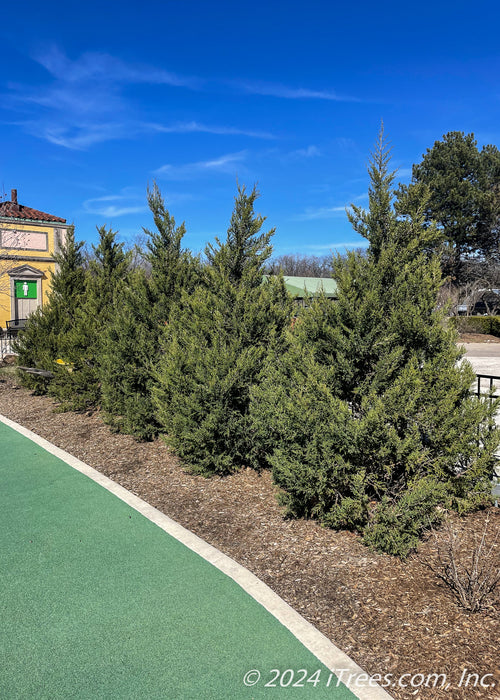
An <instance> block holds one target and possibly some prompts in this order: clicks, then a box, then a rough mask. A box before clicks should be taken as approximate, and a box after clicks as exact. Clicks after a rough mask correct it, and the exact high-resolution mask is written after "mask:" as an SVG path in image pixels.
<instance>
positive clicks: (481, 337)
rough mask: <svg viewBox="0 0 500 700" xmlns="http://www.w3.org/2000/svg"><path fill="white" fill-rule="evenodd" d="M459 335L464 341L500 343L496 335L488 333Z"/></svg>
mask: <svg viewBox="0 0 500 700" xmlns="http://www.w3.org/2000/svg"><path fill="white" fill-rule="evenodd" d="M459 337H460V341H461V342H462V343H500V338H497V336H496V335H487V334H486V333H460V336H459Z"/></svg>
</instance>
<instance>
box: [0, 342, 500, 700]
mask: <svg viewBox="0 0 500 700" xmlns="http://www.w3.org/2000/svg"><path fill="white" fill-rule="evenodd" d="M483 337H484V336H483ZM498 340H499V339H495V342H498ZM12 370H13V368H8V369H7V370H3V371H1V370H0V413H2V414H3V415H5V416H7V417H8V418H11V419H12V420H15V421H17V422H19V423H21V424H22V425H24V426H26V427H27V428H29V429H30V430H33V431H34V432H35V433H37V434H39V435H41V436H43V437H45V438H47V439H48V440H50V441H51V442H53V443H54V444H56V445H58V446H59V447H61V448H63V449H65V450H67V451H68V452H70V453H71V454H73V455H75V456H76V457H78V458H79V459H81V460H83V461H85V462H87V463H88V464H90V465H91V466H92V467H94V468H95V469H98V470H99V471H101V472H103V473H104V474H106V475H107V476H109V477H111V478H112V479H113V480H115V481H116V482H118V483H120V484H121V485H122V486H124V487H125V488H127V489H129V490H130V491H132V492H133V493H135V494H137V495H138V496H140V497H141V498H143V499H144V500H146V501H147V502H148V503H151V504H152V505H153V506H155V507H156V508H158V509H159V510H161V511H162V512H164V513H166V514H167V515H169V516H171V517H172V518H174V519H175V520H177V521H178V522H179V523H181V524H182V525H184V526H185V527H187V528H189V529H190V530H192V531H193V532H195V533H196V534H197V535H199V536H200V537H202V538H203V539H205V540H207V541H208V542H210V543H211V544H212V545H214V546H215V547H218V548H219V549H220V550H222V551H223V552H225V553H226V554H227V555H229V556H230V557H232V558H234V559H235V560H236V561H238V562H239V563H240V564H242V565H243V566H246V567H247V568H248V569H250V570H251V571H253V572H254V573H255V574H256V575H257V576H259V577H260V578H261V579H262V580H263V581H265V582H266V583H267V584H268V585H269V586H270V587H271V588H272V589H273V590H275V591H276V592H277V593H278V594H279V595H280V596H281V597H282V598H284V600H286V601H287V602H288V603H289V604H290V605H291V606H293V607H294V608H295V609H296V610H298V611H299V612H300V613H301V614H302V615H303V616H304V617H305V618H306V619H307V620H309V621H310V622H311V623H312V624H313V625H315V626H316V627H317V628H318V629H319V630H320V631H321V632H323V634H325V635H326V636H327V637H328V638H329V639H331V640H332V641H333V642H334V643H335V644H336V645H337V646H339V647H340V648H341V649H343V650H344V651H345V652H346V653H347V654H348V655H349V656H351V657H352V658H353V659H354V660H355V661H356V662H357V663H358V664H359V665H360V666H362V667H363V668H364V669H365V671H366V672H367V673H369V674H381V675H382V676H384V675H385V674H392V677H391V681H397V680H398V679H399V678H401V677H403V678H401V684H402V685H403V686H405V685H406V687H401V688H400V687H397V684H396V686H395V687H389V688H387V690H388V692H389V693H390V694H391V695H392V696H393V697H395V698H453V699H455V698H456V699H459V698H491V699H494V698H495V699H498V698H500V670H499V665H500V664H499V660H500V654H499V651H500V645H499V637H500V635H499V631H500V629H499V615H498V612H499V608H500V596H499V595H498V594H497V595H496V596H495V598H494V599H493V600H492V602H491V605H490V606H489V607H488V608H487V609H486V610H483V611H482V612H480V613H476V614H472V613H469V612H466V611H465V610H463V609H462V608H461V607H459V605H458V604H457V602H456V601H455V599H454V598H453V596H452V594H451V593H450V591H449V590H448V589H447V588H446V587H445V585H444V584H442V583H441V582H440V581H439V579H438V578H437V577H436V576H435V574H433V573H432V572H431V571H430V570H429V569H428V568H427V567H426V566H425V565H424V564H423V563H422V562H421V559H426V558H427V559H430V560H433V561H435V556H436V540H435V539H434V538H431V537H430V538H429V539H428V540H427V541H426V542H424V543H423V545H422V547H421V550H420V552H419V554H418V555H416V556H412V557H410V558H409V559H408V560H407V561H406V562H402V561H399V560H397V559H394V558H391V557H389V556H386V555H380V554H374V553H372V552H370V551H369V550H368V549H367V548H366V547H364V546H363V545H362V544H361V542H360V540H359V537H358V536H357V535H355V534H352V533H349V532H334V531H331V530H328V529H325V528H322V527H320V526H319V525H318V524H317V523H315V522H313V521H306V520H287V519H284V517H283V514H282V511H281V508H280V507H279V505H278V503H277V500H276V487H274V486H273V484H272V482H271V478H270V475H269V474H268V473H266V472H264V473H262V474H260V475H259V474H257V473H256V472H254V471H252V470H250V469H248V470H245V471H242V472H241V473H239V474H236V475H234V476H230V477H227V478H211V479H205V478H203V477H200V476H193V475H191V474H189V473H187V472H185V471H184V470H183V469H182V466H181V465H180V464H179V462H178V460H177V459H176V458H175V457H174V456H173V455H172V454H171V453H170V452H169V450H168V448H167V447H166V446H165V444H164V443H162V442H161V441H160V440H157V441H155V442H153V443H137V442H135V441H134V440H133V439H132V438H131V437H129V436H126V435H115V434H112V433H111V432H110V431H109V429H108V427H107V426H105V425H104V424H103V422H102V421H101V419H100V417H99V415H98V414H93V415H88V414H85V415H82V414H74V413H55V412H54V403H53V402H52V401H51V400H50V399H48V398H46V397H39V396H32V395H31V393H30V392H29V391H27V390H26V389H24V388H21V387H19V386H18V385H17V382H16V380H15V376H14V373H13V371H12ZM488 512H489V516H490V524H489V531H490V532H494V531H495V530H496V531H498V529H499V527H500V509H499V508H493V507H492V508H490V509H489V511H488ZM485 517H486V513H485V512H480V513H477V514H474V515H473V516H469V517H468V518H466V519H462V520H456V523H455V525H456V527H457V528H458V530H459V531H460V535H461V537H462V538H463V542H464V545H465V546H468V547H469V548H470V547H471V546H472V544H473V542H474V538H475V537H478V536H479V535H480V534H481V533H482V531H483V526H484V522H485ZM444 538H445V533H444V531H442V532H440V533H438V540H437V541H441V542H442V541H444ZM494 562H495V565H496V566H498V565H499V562H500V538H499V540H498V541H497V545H496V546H494V548H493V551H492V554H491V563H494ZM497 593H498V592H497ZM464 669H466V670H465V671H464ZM464 673H465V676H464V677H463V679H462V685H461V687H459V685H460V680H461V678H462V676H463V674H464ZM474 673H475V674H478V680H479V679H483V683H484V685H485V686H486V685H487V686H489V687H483V688H480V687H476V688H474V687H473V686H474V684H475V683H476V685H478V680H477V681H476V679H475V677H474V676H470V678H469V683H468V687H465V683H466V679H467V676H469V674H474ZM404 674H409V675H406V676H404ZM414 674H421V675H418V676H417V675H414ZM430 674H446V683H447V684H448V687H447V689H446V688H442V687H441V683H442V678H440V679H439V682H438V687H437V688H435V687H433V685H434V682H435V681H434V678H433V677H432V678H428V677H429V676H430ZM486 674H493V675H492V676H486ZM411 676H413V678H411ZM485 676H486V677H485ZM411 682H413V687H412V686H411V685H410V683H411ZM425 685H427V687H425Z"/></svg>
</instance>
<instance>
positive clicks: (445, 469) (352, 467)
mask: <svg viewBox="0 0 500 700" xmlns="http://www.w3.org/2000/svg"><path fill="white" fill-rule="evenodd" d="M388 166H389V152H388V149H387V147H386V144H385V141H384V139H383V133H382V132H381V134H380V139H379V142H378V144H377V148H376V150H375V152H374V154H373V157H372V161H371V167H370V179H371V186H370V190H369V209H368V211H364V210H362V209H360V208H358V207H353V208H352V213H351V214H350V217H349V218H350V220H351V222H352V224H353V226H354V228H355V230H356V231H358V232H359V233H360V234H361V235H363V236H364V237H365V238H367V239H368V241H369V249H368V254H367V255H366V256H361V255H359V254H356V253H349V254H348V255H347V256H346V257H344V258H341V257H340V256H337V258H336V259H335V261H334V278H335V279H336V282H337V286H338V300H337V301H336V302H335V303H330V302H328V301H327V300H326V299H325V298H322V299H321V298H320V299H318V300H317V301H316V302H315V303H314V304H313V305H312V307H311V309H309V310H305V311H304V313H303V314H302V316H301V318H299V321H298V323H297V324H296V325H295V328H294V329H293V331H292V332H289V334H288V352H286V353H281V354H280V355H278V354H276V353H271V354H270V356H269V357H268V359H267V364H266V367H265V379H264V381H263V382H262V383H261V384H260V385H257V386H256V387H254V388H253V390H252V404H251V414H252V419H253V427H254V430H255V435H256V441H257V443H258V444H259V445H261V450H262V455H261V458H262V459H263V461H264V463H268V464H270V465H271V467H272V470H273V477H274V480H275V481H276V483H277V484H278V485H279V486H281V487H282V489H283V492H284V495H283V499H284V502H285V503H286V505H287V507H288V510H289V512H290V513H292V514H294V515H300V516H306V517H317V518H318V519H319V520H321V522H323V523H324V524H326V525H329V526H332V527H335V528H342V527H348V528H354V529H358V530H359V531H361V532H362V533H363V537H364V540H365V542H366V543H367V544H370V545H372V546H374V547H376V548H378V549H381V550H383V551H387V552H389V553H393V554H400V555H403V556H404V555H406V554H407V553H408V552H409V551H410V550H411V548H412V547H414V546H415V545H416V543H417V541H418V537H419V536H420V535H421V533H422V531H423V529H424V528H425V527H426V526H427V525H428V523H429V522H433V521H436V520H438V519H439V513H440V512H441V511H440V510H439V506H442V505H446V506H448V507H455V508H457V509H459V510H463V509H466V508H470V507H473V506H474V505H475V504H477V503H478V502H480V501H484V499H487V498H488V493H489V491H490V490H491V486H490V483H489V477H490V474H491V470H492V465H493V462H494V458H493V451H494V449H495V446H496V445H497V444H498V441H499V438H498V432H497V430H496V429H492V430H490V428H491V427H492V425H493V420H492V416H493V412H494V410H495V407H494V406H492V405H491V404H490V402H489V401H484V400H478V399H477V398H475V397H473V396H471V394H470V389H471V385H472V381H473V379H474V373H473V371H472V369H471V367H470V365H468V364H467V363H465V364H459V360H460V358H461V356H462V351H461V350H460V349H458V348H457V346H456V342H455V341H456V336H455V334H454V332H453V331H452V330H450V329H447V327H446V324H445V321H444V318H443V314H442V313H440V312H439V311H437V310H436V304H437V294H438V291H439V288H440V285H441V283H442V281H441V275H440V263H439V259H438V258H437V256H436V255H435V254H433V253H432V252H431V251H432V248H433V245H434V242H435V241H436V239H437V238H438V236H439V232H437V231H436V229H435V228H434V227H433V226H430V227H429V226H426V225H425V210H426V205H427V198H428V196H429V195H428V191H426V188H425V186H423V185H418V186H413V187H411V188H409V190H407V191H406V192H401V193H400V196H399V198H398V199H397V200H396V201H395V202H394V201H393V199H394V197H393V191H392V184H393V180H394V174H393V173H391V172H390V171H389V167H388Z"/></svg>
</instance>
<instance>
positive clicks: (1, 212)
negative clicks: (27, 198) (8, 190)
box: [0, 202, 66, 224]
mask: <svg viewBox="0 0 500 700" xmlns="http://www.w3.org/2000/svg"><path fill="white" fill-rule="evenodd" d="M0 217H6V218H8V219H29V220H31V221H57V222H58V223H61V224H65V223H66V219H61V217H59V216H52V214H46V213H45V212H44V211H38V209H32V208H31V207H25V206H24V205H23V204H17V202H0Z"/></svg>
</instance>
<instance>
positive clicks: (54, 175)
mask: <svg viewBox="0 0 500 700" xmlns="http://www.w3.org/2000/svg"><path fill="white" fill-rule="evenodd" d="M499 19H500V9H498V4H497V3H493V2H481V1H479V2H476V3H474V4H471V3H470V2H467V3H466V2H461V1H460V0H458V1H456V2H453V3H452V2H439V1H438V2H433V3H430V2H427V1H426V0H424V1H423V2H421V3H419V4H418V5H415V4H405V3H401V2H386V3H383V4H380V3H374V2H370V3H368V2H351V3H347V2H343V3H338V2H332V1H331V2H326V1H321V2H320V1H318V0H309V1H308V2H294V1H293V0H288V1H287V2H283V1H282V0H274V1H273V0H268V2H262V1H261V0H256V1H255V2H253V3H245V4H242V3H235V2H228V1H227V0H212V1H211V2H205V1H203V2H202V1H201V0H197V1H194V0H162V1H161V2H158V1H157V0H150V1H149V2H147V3H138V2H135V3H133V4H131V5H126V4H125V3H122V2H120V3H118V2H115V1H114V0H112V1H110V2H107V1H106V0H101V2H100V3H97V2H95V0H89V1H88V2H86V3H73V2H66V3H62V2H57V3H56V2H52V1H51V0H47V2H44V3H40V2H33V1H31V0H27V1H26V2H25V3H23V4H22V5H20V4H18V3H14V2H9V3H5V4H4V6H3V7H2V13H1V25H0V38H1V41H0V57H1V66H2V70H1V77H0V123H1V129H2V147H1V149H0V187H1V188H2V191H1V193H0V194H3V193H5V194H6V195H7V197H6V198H7V199H10V190H11V189H12V188H17V190H18V198H19V202H20V203H21V204H25V205H28V206H32V207H35V208H37V209H42V210H43V211H47V212H50V213H51V214H55V215H57V216H62V217H65V218H66V219H67V220H68V221H69V222H74V223H75V225H76V232H77V237H78V238H79V239H84V240H86V241H88V242H95V240H96V226H100V225H102V224H108V225H110V226H112V227H113V229H115V230H118V231H119V232H120V238H121V240H125V241H128V242H133V241H134V239H135V237H136V235H137V234H138V233H140V232H141V230H142V226H146V227H151V225H152V221H151V216H150V214H149V212H148V209H147V204H146V189H147V186H148V183H149V184H151V183H152V182H153V181H154V180H156V181H157V183H158V185H159V187H160V189H161V191H162V193H163V195H164V197H165V199H166V201H167V204H168V206H169V209H170V211H171V213H172V214H173V215H174V216H175V218H176V221H177V222H179V223H180V222H181V221H183V220H185V222H186V226H187V232H188V233H187V235H186V238H185V244H186V245H187V246H188V247H190V248H191V249H192V250H194V251H196V252H198V251H201V250H203V248H204V246H205V244H206V243H207V242H208V241H212V240H213V238H214V237H215V236H216V235H217V236H219V237H221V236H224V235H225V231H226V229H227V226H228V222H229V219H230V216H231V211H232V207H233V198H234V194H235V192H236V182H237V180H238V181H239V182H240V183H241V184H246V185H247V186H248V187H249V188H251V187H252V186H253V184H254V183H257V185H258V188H259V190H260V192H261V194H262V197H261V198H260V199H259V200H258V206H257V210H258V211H259V212H260V213H261V214H263V215H265V216H267V222H266V223H267V224H268V226H269V227H271V226H275V227H276V229H277V231H276V235H275V237H274V248H275V254H277V255H278V254H284V253H305V254H315V255H323V254H325V253H328V252H329V251H330V250H332V249H340V250H343V249H345V247H357V246H359V245H362V244H363V239H361V237H359V236H358V235H357V234H356V233H354V232H353V231H352V229H351V226H350V224H349V223H348V221H347V219H346V214H345V207H346V206H347V205H349V203H351V202H354V203H356V204H358V205H361V206H363V205H364V204H366V203H367V196H366V193H367V187H368V178H367V174H366V164H367V160H368V158H369V152H370V150H371V148H372V146H373V143H374V141H375V138H376V136H377V132H378V129H379V126H380V121H381V119H383V120H384V124H385V130H386V135H387V136H388V137H389V139H390V141H391V144H392V147H393V165H394V167H397V168H399V176H398V177H399V179H401V180H402V181H408V178H409V175H410V173H411V166H412V164H413V163H415V162H418V161H420V160H421V157H422V154H423V153H424V152H425V151H426V149H427V148H428V147H431V146H432V144H433V143H434V141H436V140H438V139H440V138H442V136H443V134H445V133H446V132H448V131H454V130H458V131H465V132H466V133H469V132H473V133H474V134H475V136H476V138H477V140H478V143H479V145H480V146H481V145H483V144H486V143H493V144H495V145H497V146H500V81H499V76H500V46H499V40H498V26H499Z"/></svg>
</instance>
